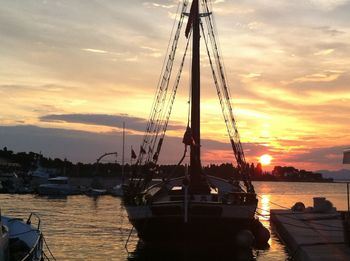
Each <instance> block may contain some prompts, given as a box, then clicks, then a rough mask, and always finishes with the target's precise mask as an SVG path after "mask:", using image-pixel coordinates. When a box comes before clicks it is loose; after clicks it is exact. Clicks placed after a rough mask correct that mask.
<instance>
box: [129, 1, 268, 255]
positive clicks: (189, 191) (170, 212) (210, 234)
mask: <svg viewBox="0 0 350 261" xmlns="http://www.w3.org/2000/svg"><path fill="white" fill-rule="evenodd" d="M209 6H210V5H209V3H208V2H207V0H202V1H199V0H193V1H192V4H191V8H190V12H186V11H187V7H188V1H184V2H183V5H182V9H181V13H180V16H179V19H178V26H177V29H176V30H175V33H174V36H173V41H172V44H171V45H170V49H169V50H170V51H169V54H168V55H167V57H168V59H167V60H166V61H165V64H164V69H163V72H162V76H161V78H160V82H159V86H158V90H157V93H156V97H155V101H154V103H153V109H152V111H151V114H150V119H149V122H148V125H147V128H146V132H145V135H144V138H143V143H142V145H141V148H140V153H139V155H138V157H137V163H136V168H135V170H134V173H133V175H132V177H131V179H130V181H129V184H128V185H127V186H125V189H124V196H123V199H124V203H125V208H126V210H127V213H128V217H129V220H130V222H131V224H132V225H133V226H134V227H135V228H136V230H137V233H138V236H139V238H140V239H141V240H142V241H143V242H144V243H145V244H147V245H154V246H156V247H158V248H159V247H164V248H167V247H171V248H172V247H178V246H180V247H181V246H185V245H186V246H191V247H193V248H195V247H199V248H203V246H205V245H208V244H209V245H210V246H215V245H218V246H223V245H226V246H227V245H229V246H232V245H233V244H234V243H238V244H243V245H247V246H248V245H249V246H250V245H251V244H252V243H255V244H258V243H264V244H266V243H267V240H268V239H269V232H268V231H267V230H266V229H264V228H263V226H262V225H261V224H260V222H259V221H258V220H257V219H256V218H255V211H256V207H257V203H258V199H257V195H256V193H255V191H254V186H253V184H252V183H251V181H250V178H249V171H250V168H249V164H248V163H247V162H246V161H245V157H244V152H243V148H242V145H241V142H240V138H239V134H238V130H237V128H236V121H235V118H234V116H233V112H232V107H231V101H230V95H229V90H228V86H227V82H226V78H225V72H224V67H223V63H222V61H221V56H220V51H219V48H218V44H217V41H216V33H215V26H214V22H213V17H212V12H211V10H210V8H209ZM200 7H202V8H200ZM200 9H202V12H200ZM185 17H188V22H187V26H186V28H185V36H186V38H187V44H186V47H185V51H184V55H183V58H182V60H181V64H180V68H179V72H178V74H177V75H176V78H175V83H174V86H173V87H172V88H170V87H169V86H170V84H169V81H170V78H171V71H172V68H173V63H174V60H175V53H176V49H177V45H178V41H179V38H180V32H181V29H182V25H183V21H184V18H185ZM204 23H205V25H206V27H205V26H204ZM205 28H206V29H207V30H208V32H207V33H204V31H205ZM201 31H202V34H201ZM201 38H202V39H203V40H204V42H205V47H206V49H207V54H208V58H209V63H210V65H211V69H212V74H213V79H214V83H215V86H216V89H217V94H218V97H219V101H220V104H221V108H222V112H223V117H224V121H225V124H226V127H227V130H228V135H229V138H230V143H231V145H232V149H233V153H234V156H235V159H236V162H237V169H238V175H234V174H232V178H231V179H229V180H225V179H220V178H218V177H214V176H210V175H208V174H206V173H203V170H202V166H201V153H200V150H201V139H200V39H201ZM190 40H192V57H191V60H192V69H191V70H192V73H191V91H190V99H191V100H190V108H189V121H188V125H187V128H186V131H185V134H184V137H183V143H184V147H185V148H184V155H183V157H182V158H181V160H180V162H179V164H178V165H181V164H182V162H183V160H184V158H185V156H186V153H187V148H188V147H189V148H190V164H189V167H188V171H187V174H186V175H185V176H183V177H176V178H173V177H172V173H169V175H168V176H167V177H163V181H162V182H159V183H158V184H154V185H150V184H151V181H152V179H153V178H154V177H159V175H158V170H157V161H158V158H159V154H160V151H161V148H162V145H163V141H164V138H165V132H166V129H167V126H168V122H169V118H170V114H171V110H172V106H173V103H174V100H175V96H176V91H177V87H178V84H179V81H180V76H181V72H182V68H183V65H184V59H185V57H186V54H187V50H188V46H189V43H190ZM209 46H211V47H212V50H211V51H210V48H209ZM157 175H158V176H157Z"/></svg>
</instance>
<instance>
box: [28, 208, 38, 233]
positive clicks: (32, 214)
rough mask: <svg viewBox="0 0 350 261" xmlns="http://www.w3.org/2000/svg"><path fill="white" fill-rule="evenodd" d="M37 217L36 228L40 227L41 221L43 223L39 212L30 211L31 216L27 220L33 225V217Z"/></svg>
mask: <svg viewBox="0 0 350 261" xmlns="http://www.w3.org/2000/svg"><path fill="white" fill-rule="evenodd" d="M33 216H34V217H35V218H36V219H37V222H38V223H37V225H36V229H38V230H39V229H40V223H41V219H40V217H39V216H38V214H36V213H34V212H32V213H30V215H29V217H28V219H27V221H26V223H27V224H28V225H32V217H33Z"/></svg>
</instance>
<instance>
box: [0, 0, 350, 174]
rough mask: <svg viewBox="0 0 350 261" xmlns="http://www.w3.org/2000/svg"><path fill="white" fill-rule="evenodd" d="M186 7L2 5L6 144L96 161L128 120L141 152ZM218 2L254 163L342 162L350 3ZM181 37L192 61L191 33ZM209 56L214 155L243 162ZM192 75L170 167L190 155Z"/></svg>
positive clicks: (0, 98)
mask: <svg viewBox="0 0 350 261" xmlns="http://www.w3.org/2000/svg"><path fill="white" fill-rule="evenodd" d="M178 3H179V2H178V1H177V0H157V1H141V0H130V1H116V0H95V1H85V0H62V1H54V0H42V1H39V0H26V1H22V0H1V1H0V52H1V60H0V109H1V114H0V147H4V146H7V147H8V148H9V149H12V150H14V151H16V152H18V151H35V152H39V151H41V152H42V153H43V154H44V155H45V156H51V157H62V158H63V157H67V158H68V159H69V160H72V161H74V162H77V161H82V162H93V161H94V160H95V159H96V158H97V157H98V156H99V155H101V154H102V153H104V152H110V151H117V152H119V153H121V144H122V138H121V137H122V136H121V131H122V122H123V121H125V124H126V127H127V140H126V145H127V159H129V157H130V155H129V154H130V146H133V147H134V148H135V150H138V148H139V146H140V142H141V137H142V134H143V130H144V129H145V127H146V122H147V118H148V116H149V112H150V109H151V105H152V102H153V97H154V93H155V90H156V87H157V83H158V79H159V74H160V71H161V68H162V64H163V59H164V55H165V53H166V49H167V45H168V41H169V37H170V31H171V28H172V26H173V22H174V17H175V14H176V10H177V8H178ZM212 3H213V8H214V10H213V12H214V15H215V20H216V25H217V29H218V34H219V41H220V44H221V50H222V53H223V56H224V62H225V67H226V72H227V77H228V82H229V86H230V89H231V94H232V104H233V107H234V113H235V116H236V118H237V122H238V128H239V131H240V136H241V140H242V143H243V147H244V149H245V153H246V157H247V159H248V160H249V161H250V162H254V163H257V162H258V157H259V156H261V155H263V154H269V155H271V156H272V158H273V159H272V163H271V164H272V166H273V165H289V166H295V167H297V168H302V169H308V170H320V169H330V170H335V169H340V168H343V167H344V166H343V165H342V164H341V157H342V151H343V150H344V149H345V148H347V147H350V58H349V53H350V15H349V14H350V1H349V0H293V1H287V0H284V1H281V0H270V1H267V0H245V1H243V0H235V1H234V0H216V1H214V0H213V1H212ZM180 42H181V44H180V49H179V57H180V56H181V55H182V52H183V48H182V49H181V47H183V45H184V43H185V36H184V32H183V33H181V38H180ZM202 46H203V44H202ZM203 51H204V50H203ZM202 61H203V68H202V74H203V75H202V116H203V118H202V126H203V127H202V138H203V142H202V143H203V144H202V145H203V149H202V162H203V163H204V164H208V163H219V162H231V161H232V160H233V156H232V152H231V149H230V145H229V144H228V143H229V142H228V140H227V134H226V130H225V126H224V122H223V119H222V115H221V110H220V105H219V102H218V99H217V97H216V92H215V87H214V85H213V81H212V78H211V74H210V71H209V68H208V60H207V58H206V56H205V55H204V52H203V54H202ZM188 63H189V62H187V63H186V65H188ZM174 68H175V72H177V68H178V66H175V67H174ZM188 73H189V69H188V66H187V67H186V68H185V69H184V77H183V79H182V81H181V83H180V87H179V88H180V89H179V93H178V96H177V98H176V103H175V107H174V113H173V117H172V118H171V123H170V125H171V126H170V127H171V130H170V131H169V136H168V137H167V139H166V143H165V145H164V150H163V151H162V152H163V153H162V155H161V158H160V161H161V163H175V162H177V161H178V160H179V159H180V158H181V155H182V151H183V145H182V143H181V139H182V136H183V133H184V131H185V127H186V124H187V100H188V85H189V80H188ZM136 148H137V149H136ZM120 159H121V157H120V156H119V157H118V161H120ZM266 168H267V169H269V168H271V167H266Z"/></svg>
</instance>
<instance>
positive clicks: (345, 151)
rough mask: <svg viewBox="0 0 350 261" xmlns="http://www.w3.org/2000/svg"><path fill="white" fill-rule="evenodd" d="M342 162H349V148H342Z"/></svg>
mask: <svg viewBox="0 0 350 261" xmlns="http://www.w3.org/2000/svg"><path fill="white" fill-rule="evenodd" d="M343 164H350V149H348V150H344V157H343Z"/></svg>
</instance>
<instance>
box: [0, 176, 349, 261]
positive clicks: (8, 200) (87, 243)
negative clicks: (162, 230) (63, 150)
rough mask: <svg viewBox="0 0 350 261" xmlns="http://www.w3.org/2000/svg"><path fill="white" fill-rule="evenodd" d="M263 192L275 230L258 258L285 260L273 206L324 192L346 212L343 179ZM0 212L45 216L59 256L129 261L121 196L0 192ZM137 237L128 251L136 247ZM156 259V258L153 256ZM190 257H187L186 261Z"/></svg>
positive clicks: (307, 200) (264, 186)
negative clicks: (52, 197)
mask: <svg viewBox="0 0 350 261" xmlns="http://www.w3.org/2000/svg"><path fill="white" fill-rule="evenodd" d="M254 184H255V188H256V191H257V193H258V195H259V197H260V198H259V212H260V213H261V214H262V215H263V216H262V217H261V218H260V219H261V221H262V222H263V224H264V225H265V226H266V227H267V228H269V229H270V230H271V231H272V237H271V240H270V242H269V244H270V248H269V249H267V250H259V251H253V253H252V254H253V256H254V258H255V259H256V260H265V261H267V260H269V261H270V260H276V261H277V260H278V261H280V260H286V259H287V258H288V253H287V251H286V248H285V247H284V245H283V244H282V243H281V242H280V241H279V240H278V239H277V237H276V235H275V233H274V231H273V229H271V227H270V223H269V216H268V214H269V211H270V209H275V208H281V206H285V207H291V206H292V205H293V204H294V203H295V202H297V201H302V202H304V204H305V205H307V206H312V202H313V197H316V196H325V197H327V199H329V200H330V201H331V202H332V203H333V204H334V206H336V207H337V209H339V210H345V209H346V207H347V201H346V185H345V184H339V183H327V184H322V183H284V182H276V183H274V182H255V183H254ZM0 207H1V209H2V213H3V214H4V215H8V216H15V217H22V218H26V217H27V216H28V215H29V213H30V212H36V213H38V214H39V215H40V217H41V221H42V223H41V227H42V231H43V233H44V236H45V238H46V241H47V242H48V245H49V247H50V249H51V251H52V253H53V254H54V256H55V258H56V259H57V260H74V261H77V260H96V261H99V260H127V259H128V253H127V251H126V249H125V247H124V246H125V242H126V239H127V238H128V235H129V232H130V229H131V226H130V225H129V223H128V220H127V216H126V213H125V210H124V209H123V207H122V206H121V200H120V199H119V198H115V197H111V196H101V197H98V198H91V197H87V196H69V197H67V198H60V199H58V198H56V199H50V198H45V197H37V196H34V195H8V194H0ZM136 244H137V237H136V235H132V236H131V238H130V242H129V244H128V250H129V251H134V250H135V246H136ZM149 260H152V259H149ZM187 260H188V259H187Z"/></svg>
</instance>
